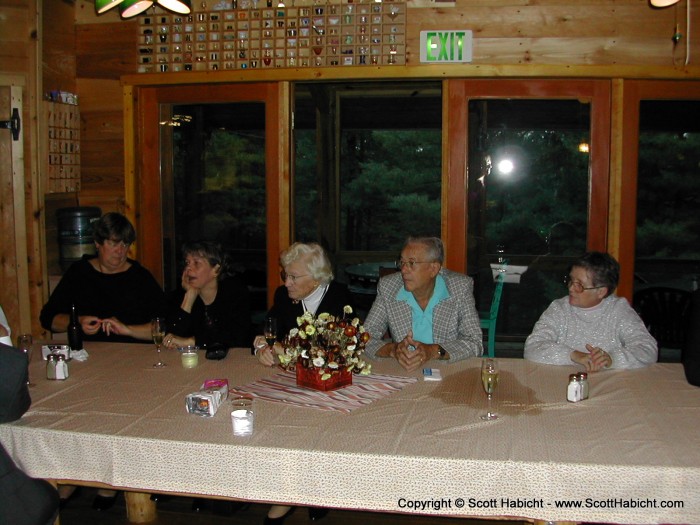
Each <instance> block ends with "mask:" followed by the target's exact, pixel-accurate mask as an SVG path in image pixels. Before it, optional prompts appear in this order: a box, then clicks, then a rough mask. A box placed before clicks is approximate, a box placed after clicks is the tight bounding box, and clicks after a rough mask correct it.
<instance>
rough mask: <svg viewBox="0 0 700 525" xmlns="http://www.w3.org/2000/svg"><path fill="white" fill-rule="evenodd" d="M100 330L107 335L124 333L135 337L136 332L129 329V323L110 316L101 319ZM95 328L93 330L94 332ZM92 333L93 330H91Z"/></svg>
mask: <svg viewBox="0 0 700 525" xmlns="http://www.w3.org/2000/svg"><path fill="white" fill-rule="evenodd" d="M101 326H102V330H103V331H104V333H106V334H107V335H112V334H115V335H126V336H129V337H136V334H135V333H134V331H133V330H132V329H131V327H130V326H129V325H126V324H124V323H122V322H121V321H120V320H119V319H117V318H116V317H110V318H109V319H102V321H101ZM96 331H97V330H95V332H96ZM93 333H94V332H93Z"/></svg>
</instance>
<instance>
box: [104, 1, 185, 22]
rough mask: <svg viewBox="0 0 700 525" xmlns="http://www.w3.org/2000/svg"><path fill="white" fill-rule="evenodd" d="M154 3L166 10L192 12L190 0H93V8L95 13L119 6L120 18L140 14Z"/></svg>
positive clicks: (182, 12)
mask: <svg viewBox="0 0 700 525" xmlns="http://www.w3.org/2000/svg"><path fill="white" fill-rule="evenodd" d="M154 4H158V5H159V6H161V7H162V8H164V9H167V10H168V11H173V12H174V13H179V14H181V15H187V14H189V13H191V12H192V4H191V3H190V0H157V2H154V1H153V0H95V10H96V11H97V14H102V13H104V12H106V11H109V10H110V9H112V8H113V7H116V6H119V14H120V15H121V17H122V18H131V17H134V16H137V15H140V14H141V13H143V12H144V11H146V10H147V9H149V8H150V7H151V6H153V5H154Z"/></svg>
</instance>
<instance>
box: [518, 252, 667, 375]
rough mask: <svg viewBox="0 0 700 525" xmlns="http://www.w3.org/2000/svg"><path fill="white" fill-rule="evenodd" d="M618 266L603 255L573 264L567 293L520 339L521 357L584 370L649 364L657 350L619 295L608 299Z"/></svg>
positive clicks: (598, 253)
mask: <svg viewBox="0 0 700 525" xmlns="http://www.w3.org/2000/svg"><path fill="white" fill-rule="evenodd" d="M619 275H620V265H619V264H618V262H617V261H616V260H615V259H614V258H613V257H611V256H610V255H608V254H606V253H601V252H588V253H586V254H584V255H583V256H582V257H580V258H579V259H578V260H576V261H575V262H574V264H573V265H572V266H571V269H570V271H569V275H568V277H567V280H566V284H567V286H568V288H569V295H568V296H566V297H562V298H561V299H556V300H555V301H553V302H552V303H551V304H550V305H549V307H548V308H547V310H545V312H544V313H543V314H542V316H541V317H540V319H539V320H538V321H537V323H536V324H535V327H534V329H533V331H532V333H531V334H530V336H529V337H528V338H527V341H525V359H529V360H531V361H537V362H539V363H548V364H553V365H571V364H575V363H578V364H580V365H583V366H584V367H585V368H586V370H587V371H589V372H597V371H598V370H601V369H604V368H641V367H644V366H647V365H650V364H651V363H655V362H656V360H657V356H658V346H657V343H656V341H655V340H654V338H653V337H652V336H651V334H649V332H648V330H647V329H646V327H645V326H644V323H643V322H642V320H641V319H640V317H639V315H637V312H635V311H634V310H633V309H632V307H631V306H630V305H629V303H628V302H627V300H626V299H625V298H623V297H618V296H616V295H614V292H615V288H616V287H617V282H618V279H619Z"/></svg>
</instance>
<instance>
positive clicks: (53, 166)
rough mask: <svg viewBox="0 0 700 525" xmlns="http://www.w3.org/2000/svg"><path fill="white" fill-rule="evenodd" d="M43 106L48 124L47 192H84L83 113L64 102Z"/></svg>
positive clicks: (44, 103) (48, 103)
mask: <svg viewBox="0 0 700 525" xmlns="http://www.w3.org/2000/svg"><path fill="white" fill-rule="evenodd" d="M43 105H44V112H45V116H46V120H45V121H46V122H47V123H48V147H47V150H46V151H47V152H48V159H47V166H46V174H47V179H48V188H47V191H48V192H49V193H62V192H68V191H80V110H79V109H78V106H77V105H74V104H63V103H60V102H47V101H44V102H43Z"/></svg>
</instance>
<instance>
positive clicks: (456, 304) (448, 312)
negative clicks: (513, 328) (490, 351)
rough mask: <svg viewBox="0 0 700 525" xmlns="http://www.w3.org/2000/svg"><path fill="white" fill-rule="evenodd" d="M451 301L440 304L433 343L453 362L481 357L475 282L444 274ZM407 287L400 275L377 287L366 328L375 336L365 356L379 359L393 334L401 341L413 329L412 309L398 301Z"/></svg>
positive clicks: (381, 282) (395, 274) (386, 278)
mask: <svg viewBox="0 0 700 525" xmlns="http://www.w3.org/2000/svg"><path fill="white" fill-rule="evenodd" d="M440 275H442V277H443V279H445V284H446V285H447V290H448V291H449V293H450V297H449V298H447V299H445V300H443V301H440V302H439V303H438V304H437V305H436V306H435V309H434V310H433V340H434V341H435V342H436V343H439V344H440V345H442V347H443V348H444V349H445V350H447V352H448V353H449V354H450V362H454V361H459V360H460V359H465V358H467V357H472V356H480V355H481V354H482V353H483V351H484V349H483V346H482V339H483V334H482V332H481V323H480V322H479V313H478V312H477V311H476V305H475V303H474V282H473V281H472V278H471V277H468V276H466V275H464V274H461V273H456V272H453V271H450V270H446V269H444V268H443V269H442V270H440ZM402 287H403V279H401V274H400V273H398V272H397V273H394V274H391V275H387V276H386V277H382V278H381V279H380V280H379V284H378V285H377V297H376V299H375V300H374V303H373V304H372V308H371V309H370V311H369V314H368V315H367V320H366V321H365V328H366V329H367V331H368V332H369V333H370V335H371V336H372V339H371V340H370V341H369V343H367V347H366V348H365V353H366V354H367V356H368V357H370V358H373V359H374V358H375V357H376V354H377V352H378V351H379V349H380V348H381V347H382V346H383V345H384V344H385V343H386V342H387V341H385V340H382V337H383V336H384V334H385V333H386V332H387V330H388V331H389V333H390V334H391V338H392V340H393V341H395V342H398V341H401V340H402V339H403V338H404V337H406V334H407V333H408V331H409V330H411V328H412V322H411V307H410V306H408V304H407V303H406V302H404V301H397V300H396V294H397V293H398V292H399V290H400V289H401V288H402Z"/></svg>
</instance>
